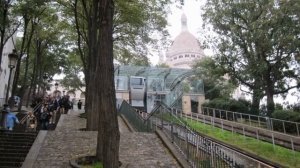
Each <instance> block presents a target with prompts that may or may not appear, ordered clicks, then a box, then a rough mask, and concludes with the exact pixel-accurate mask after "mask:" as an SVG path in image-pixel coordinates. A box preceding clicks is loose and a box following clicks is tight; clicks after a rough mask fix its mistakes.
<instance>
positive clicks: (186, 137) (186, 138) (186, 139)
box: [185, 127, 190, 161]
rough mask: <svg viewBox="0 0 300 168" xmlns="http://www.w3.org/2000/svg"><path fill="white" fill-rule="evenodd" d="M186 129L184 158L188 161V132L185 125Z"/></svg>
mask: <svg viewBox="0 0 300 168" xmlns="http://www.w3.org/2000/svg"><path fill="white" fill-rule="evenodd" d="M185 129H186V136H185V141H186V159H187V161H189V159H190V158H189V152H190V151H189V136H188V135H189V132H188V129H187V128H186V127H185Z"/></svg>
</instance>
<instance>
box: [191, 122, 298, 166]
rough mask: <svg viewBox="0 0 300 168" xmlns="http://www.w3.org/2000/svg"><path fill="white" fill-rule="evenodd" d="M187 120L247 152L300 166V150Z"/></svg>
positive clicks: (213, 136) (283, 163) (203, 130)
mask: <svg viewBox="0 0 300 168" xmlns="http://www.w3.org/2000/svg"><path fill="white" fill-rule="evenodd" d="M185 122H186V123H187V124H188V125H189V126H190V127H191V128H194V129H195V130H197V131H198V132H199V133H202V134H205V135H207V136H209V137H212V138H215V139H217V140H220V141H222V142H224V143H227V144H230V145H233V146H236V147H238V148H240V149H243V150H245V151H247V152H250V153H252V154H255V155H257V156H260V157H262V158H265V159H267V160H271V161H273V162H276V163H279V164H281V165H283V166H287V167H299V168H300V152H294V151H292V150H290V149H287V148H284V147H280V146H277V145H275V147H273V144H271V143H267V142H263V141H260V140H257V139H255V138H250V137H247V136H243V135H240V134H236V133H232V132H230V131H226V130H222V129H220V128H216V127H212V126H210V125H206V124H203V123H200V122H197V121H191V120H185Z"/></svg>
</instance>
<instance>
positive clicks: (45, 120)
mask: <svg viewBox="0 0 300 168" xmlns="http://www.w3.org/2000/svg"><path fill="white" fill-rule="evenodd" d="M50 118H51V115H50V113H49V110H48V108H47V106H46V107H44V108H42V109H41V115H40V118H39V119H40V122H41V129H42V130H47V129H48V125H49V120H50Z"/></svg>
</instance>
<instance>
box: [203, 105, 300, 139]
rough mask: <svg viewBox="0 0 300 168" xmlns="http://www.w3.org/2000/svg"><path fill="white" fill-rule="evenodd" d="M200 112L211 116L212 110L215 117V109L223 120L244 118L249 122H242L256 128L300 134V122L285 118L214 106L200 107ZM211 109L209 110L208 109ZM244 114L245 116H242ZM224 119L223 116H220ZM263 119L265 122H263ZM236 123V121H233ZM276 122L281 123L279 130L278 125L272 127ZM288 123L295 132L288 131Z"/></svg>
mask: <svg viewBox="0 0 300 168" xmlns="http://www.w3.org/2000/svg"><path fill="white" fill-rule="evenodd" d="M202 108H203V110H202V114H203V115H207V116H211V115H210V113H211V111H212V112H213V114H212V115H213V117H216V115H217V113H216V111H218V114H219V115H220V117H221V115H222V116H225V120H228V121H235V119H238V118H241V119H245V121H247V120H248V121H249V123H243V124H246V125H250V126H254V127H258V128H267V129H268V130H272V131H277V132H281V133H284V134H291V135H297V136H300V123H298V122H294V121H287V120H281V119H276V118H271V117H264V116H259V115H253V114H246V113H239V112H234V111H228V110H222V109H216V108H210V107H202ZM205 110H207V112H208V114H205V112H206V111H205ZM210 110H211V111H210ZM229 115H232V116H233V118H232V120H230V118H229V117H228V116H229ZM243 116H246V117H243ZM253 118H257V120H255V119H253ZM222 119H223V120H224V118H222ZM264 120H265V122H264ZM235 122H237V123H238V121H235ZM255 122H257V123H258V126H257V125H256V124H254V123H255ZM276 122H280V123H278V124H277V126H278V125H279V126H280V124H281V126H282V128H283V130H282V131H281V129H278V127H276V128H277V129H276V128H274V123H276ZM263 124H266V127H262V126H263ZM288 124H292V125H294V128H295V132H294V133H295V134H292V133H288V132H289V131H288V130H287V128H286V126H287V125H288Z"/></svg>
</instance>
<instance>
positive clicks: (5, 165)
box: [0, 161, 22, 168]
mask: <svg viewBox="0 0 300 168" xmlns="http://www.w3.org/2000/svg"><path fill="white" fill-rule="evenodd" d="M21 166H22V163H21V162H10V161H7V162H1V164H0V168H15V167H16V168H20V167H21Z"/></svg>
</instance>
